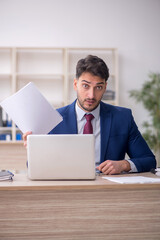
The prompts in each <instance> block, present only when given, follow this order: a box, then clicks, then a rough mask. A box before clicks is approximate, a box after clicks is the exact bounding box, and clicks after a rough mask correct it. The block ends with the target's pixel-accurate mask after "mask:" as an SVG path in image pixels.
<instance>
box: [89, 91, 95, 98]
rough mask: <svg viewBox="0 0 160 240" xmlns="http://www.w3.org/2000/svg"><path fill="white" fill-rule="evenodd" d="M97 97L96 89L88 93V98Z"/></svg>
mask: <svg viewBox="0 0 160 240" xmlns="http://www.w3.org/2000/svg"><path fill="white" fill-rule="evenodd" d="M94 96H95V92H94V88H90V89H89V91H88V98H90V99H92V98H94Z"/></svg>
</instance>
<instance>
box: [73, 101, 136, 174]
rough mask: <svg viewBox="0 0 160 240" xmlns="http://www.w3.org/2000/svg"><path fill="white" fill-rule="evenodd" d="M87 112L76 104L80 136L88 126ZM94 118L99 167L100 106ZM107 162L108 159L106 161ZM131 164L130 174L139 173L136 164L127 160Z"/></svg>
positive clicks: (94, 111)
mask: <svg viewBox="0 0 160 240" xmlns="http://www.w3.org/2000/svg"><path fill="white" fill-rule="evenodd" d="M85 114H86V112H85V111H83V110H82V109H81V108H80V107H79V106H78V104H77V102H76V116H77V127H78V134H83V129H84V125H85V124H86V118H85V116H84V115H85ZM90 114H92V115H93V116H94V118H93V119H92V127H93V134H94V136H95V164H96V165H99V163H100V153H101V139H100V105H98V107H97V108H96V109H94V110H93V111H92V112H90ZM106 160H107V159H106ZM127 161H128V162H129V163H130V166H131V170H130V172H137V168H136V166H135V164H134V163H133V162H132V161H131V160H127Z"/></svg>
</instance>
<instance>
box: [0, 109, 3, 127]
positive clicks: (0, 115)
mask: <svg viewBox="0 0 160 240" xmlns="http://www.w3.org/2000/svg"><path fill="white" fill-rule="evenodd" d="M0 127H3V122H2V108H1V107H0Z"/></svg>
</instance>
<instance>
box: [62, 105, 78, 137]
mask: <svg viewBox="0 0 160 240" xmlns="http://www.w3.org/2000/svg"><path fill="white" fill-rule="evenodd" d="M75 102H76V101H74V102H73V103H72V104H71V105H69V107H68V109H67V111H66V113H65V114H64V116H63V118H65V122H66V130H67V132H68V134H77V133H78V130H77V119H76V111H75Z"/></svg>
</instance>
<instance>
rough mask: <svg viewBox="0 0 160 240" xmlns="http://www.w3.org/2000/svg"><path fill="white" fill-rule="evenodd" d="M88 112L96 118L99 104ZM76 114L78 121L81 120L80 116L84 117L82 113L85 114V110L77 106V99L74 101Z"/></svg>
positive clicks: (98, 112)
mask: <svg viewBox="0 0 160 240" xmlns="http://www.w3.org/2000/svg"><path fill="white" fill-rule="evenodd" d="M90 113H91V114H92V115H93V116H94V118H95V119H96V120H98V118H99V114H100V104H99V105H98V107H97V108H96V109H94V110H93V111H92V112H90ZM76 114H77V119H78V120H79V121H81V120H82V118H83V117H84V115H85V114H86V112H85V111H84V110H82V109H81V108H80V107H79V106H78V104H77V101H76Z"/></svg>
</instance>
